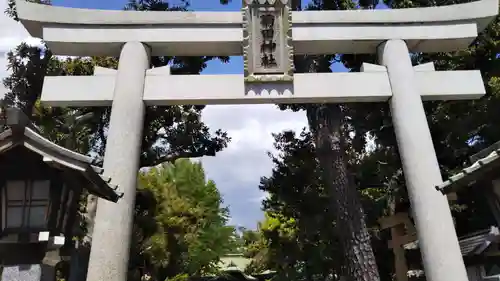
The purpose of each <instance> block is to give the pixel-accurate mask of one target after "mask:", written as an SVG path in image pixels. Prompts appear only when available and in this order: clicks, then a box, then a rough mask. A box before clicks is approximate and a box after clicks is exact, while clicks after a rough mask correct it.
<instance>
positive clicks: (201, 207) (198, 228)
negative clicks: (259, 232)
mask: <svg viewBox="0 0 500 281" xmlns="http://www.w3.org/2000/svg"><path fill="white" fill-rule="evenodd" d="M140 193H141V194H142V195H140V196H143V197H145V196H146V195H148V196H150V197H149V198H150V200H149V201H145V200H143V199H142V200H139V202H138V207H139V208H137V209H136V223H137V229H136V230H137V233H136V241H137V242H138V244H139V245H140V247H139V249H137V250H138V253H136V255H134V258H133V259H134V260H136V262H138V261H141V262H142V263H145V264H146V271H147V272H150V273H151V274H152V276H154V278H155V279H154V280H165V279H167V278H168V279H169V280H170V279H171V278H174V279H176V280H177V279H179V280H181V279H182V280H184V279H183V278H184V277H182V276H184V275H185V274H187V276H202V275H205V274H209V273H216V272H217V266H216V265H217V262H218V261H219V257H220V256H222V255H224V254H226V253H229V252H230V251H231V250H232V249H233V248H234V246H235V244H234V243H233V239H232V237H233V234H234V229H233V228H232V227H228V226H226V223H227V220H228V215H229V212H228V210H227V208H225V207H222V199H221V196H220V193H219V191H218V190H217V187H216V186H215V183H214V182H212V181H210V180H208V181H207V180H206V178H205V173H204V171H203V168H202V166H201V164H199V163H192V162H191V161H189V160H187V159H179V160H177V161H175V163H173V164H172V163H169V164H163V165H161V166H159V167H155V168H152V169H149V170H148V171H147V172H142V173H141V174H140ZM141 207H144V209H141ZM144 230H148V231H144Z"/></svg>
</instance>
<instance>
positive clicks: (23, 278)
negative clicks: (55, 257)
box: [0, 264, 42, 281]
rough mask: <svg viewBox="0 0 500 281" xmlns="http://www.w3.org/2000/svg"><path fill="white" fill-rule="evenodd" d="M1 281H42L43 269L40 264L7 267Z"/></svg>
mask: <svg viewBox="0 0 500 281" xmlns="http://www.w3.org/2000/svg"><path fill="white" fill-rule="evenodd" d="M0 280H1V281H41V280H42V267H41V266H40V265H39V264H30V265H15V266H5V267H4V268H3V271H2V278H0Z"/></svg>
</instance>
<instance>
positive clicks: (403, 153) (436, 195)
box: [379, 40, 468, 281]
mask: <svg viewBox="0 0 500 281" xmlns="http://www.w3.org/2000/svg"><path fill="white" fill-rule="evenodd" d="M379 60H380V63H381V64H382V65H385V66H386V67H387V72H388V74H389V80H390V82H391V88H392V94H393V95H392V99H391V100H390V102H389V103H390V108H391V114H392V120H393V124H394V130H395V133H396V139H397V142H398V148H399V154H400V157H401V162H402V165H403V171H404V176H405V180H406V187H407V189H408V195H409V198H410V202H411V208H412V211H413V219H414V221H415V226H416V228H417V234H418V239H419V243H420V244H419V246H420V249H421V253H422V261H423V265H424V269H425V276H426V278H427V281H445V280H450V281H451V280H453V281H468V279H467V272H466V270H465V265H464V262H463V259H462V254H461V252H460V246H459V244H458V238H457V235H456V232H455V227H454V225H453V219H452V216H451V211H450V207H449V205H448V200H447V198H446V196H445V195H443V194H442V193H441V192H439V191H438V190H436V188H435V187H436V186H437V185H438V184H440V183H441V182H442V177H441V172H440V170H439V164H438V161H437V157H436V153H435V151H434V145H433V143H432V138H431V133H430V130H429V126H428V124H427V118H426V116H425V111H424V107H423V104H422V100H421V98H420V93H419V91H418V84H417V80H416V79H415V72H414V70H413V67H412V64H411V60H410V56H409V51H408V47H407V45H406V43H405V42H404V41H403V40H389V41H387V42H385V43H384V44H382V45H381V46H379Z"/></svg>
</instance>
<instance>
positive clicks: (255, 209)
mask: <svg viewBox="0 0 500 281" xmlns="http://www.w3.org/2000/svg"><path fill="white" fill-rule="evenodd" d="M6 2H7V0H0V79H3V78H4V77H5V76H7V75H8V73H7V69H6V63H7V61H6V59H5V54H6V53H7V52H8V51H9V50H11V49H12V48H14V47H15V46H17V45H18V44H19V43H20V42H22V41H25V42H27V43H28V44H30V45H38V43H39V41H37V40H36V39H35V41H33V40H31V39H29V35H28V33H27V31H26V30H25V29H24V28H23V27H22V25H21V24H20V23H17V22H15V21H13V20H12V19H10V18H9V17H7V16H6V15H4V13H3V11H4V10H5V8H6V7H7V3H6ZM32 41H33V42H32ZM0 95H1V96H3V85H2V83H0ZM203 120H204V121H205V122H206V123H207V124H208V125H209V127H210V128H212V129H219V128H220V129H223V130H225V131H227V132H228V134H229V136H230V137H232V141H231V143H230V144H229V147H228V148H227V149H225V150H224V151H223V152H221V153H219V154H217V156H216V157H204V158H203V159H202V162H203V164H204V167H205V170H206V172H207V175H208V177H209V178H211V179H213V180H215V182H216V184H217V186H218V188H219V189H220V191H221V193H222V194H223V196H224V200H225V203H226V204H228V205H229V206H230V209H231V223H234V224H237V225H242V226H245V227H255V226H256V225H257V224H256V223H257V221H258V220H260V219H262V213H261V211H260V202H261V200H262V199H263V198H264V197H265V195H266V194H265V193H263V192H261V191H259V189H258V186H259V180H260V177H262V176H269V175H270V173H271V170H272V162H271V160H270V159H269V157H268V156H267V152H268V151H274V149H273V138H272V136H271V133H277V132H280V131H282V130H286V129H292V130H295V131H301V130H302V128H303V127H305V126H306V125H307V122H306V118H305V114H304V113H303V112H288V111H280V110H279V109H278V108H277V107H276V106H275V105H231V106H222V105H221V106H208V107H207V108H206V109H205V110H204V111H203Z"/></svg>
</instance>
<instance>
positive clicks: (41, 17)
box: [16, 0, 498, 56]
mask: <svg viewBox="0 0 500 281" xmlns="http://www.w3.org/2000/svg"><path fill="white" fill-rule="evenodd" d="M16 8H17V12H18V15H19V18H20V20H21V22H22V23H23V24H24V26H25V27H26V29H27V30H28V31H29V32H30V34H31V35H32V36H35V37H43V39H44V41H45V42H46V43H47V44H48V46H49V48H50V49H51V51H52V52H53V53H54V54H57V55H73V56H108V55H109V56H118V54H119V52H120V48H121V46H122V45H123V44H124V43H126V42H130V41H140V42H143V43H145V44H148V46H151V48H152V55H157V56H161V55H167V56H177V55H185V56H198V55H222V56H240V55H242V54H243V49H242V47H241V43H242V41H243V38H244V34H243V31H242V24H243V15H242V13H241V12H206V11H203V12H158V11H148V12H144V11H137V12H131V11H104V10H87V9H71V8H63V7H55V6H49V5H38V4H33V3H29V2H26V1H24V0H22V1H21V0H18V1H17V6H16ZM497 12H498V0H482V1H474V2H471V3H465V4H458V5H448V6H441V7H429V8H418V9H393V10H390V9H387V10H356V11H302V12H294V13H293V14H292V18H293V24H292V29H293V32H292V39H293V49H294V52H295V53H296V54H299V55H300V54H311V55H312V54H332V53H344V54H345V53H355V54H356V53H357V54H359V53H375V52H376V46H377V45H379V44H380V43H382V42H383V41H385V40H387V39H403V40H405V41H406V42H407V43H408V46H409V47H410V49H411V50H412V51H414V52H439V51H443V52H444V51H452V50H460V49H464V48H467V47H468V45H469V44H470V43H471V42H472V41H473V40H474V39H475V38H476V37H477V33H478V31H481V30H482V29H484V28H485V27H486V26H487V25H488V23H489V22H490V21H491V20H492V19H493V18H494V17H495V16H496V15H497ZM415 23H418V24H415ZM180 25H181V26H182V27H181V28H176V27H178V26H180Z"/></svg>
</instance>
